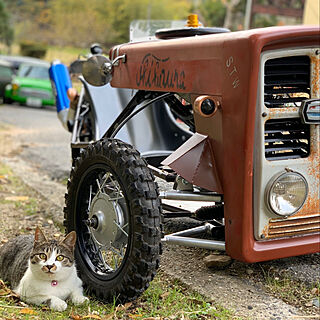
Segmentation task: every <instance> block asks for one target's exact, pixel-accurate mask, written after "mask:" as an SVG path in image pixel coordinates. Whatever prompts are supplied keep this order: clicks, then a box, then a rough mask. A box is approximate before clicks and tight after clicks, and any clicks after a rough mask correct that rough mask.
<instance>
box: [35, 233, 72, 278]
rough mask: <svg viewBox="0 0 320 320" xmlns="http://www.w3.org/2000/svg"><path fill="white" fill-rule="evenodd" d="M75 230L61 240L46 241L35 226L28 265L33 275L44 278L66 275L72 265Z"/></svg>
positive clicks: (63, 276)
mask: <svg viewBox="0 0 320 320" xmlns="http://www.w3.org/2000/svg"><path fill="white" fill-rule="evenodd" d="M75 240H76V234H75V232H71V233H69V234H68V235H67V236H66V237H65V239H64V240H63V241H61V242H60V243H58V242H57V241H55V240H51V241H48V240H47V239H46V237H45V236H44V234H43V233H42V231H41V230H40V229H39V228H37V229H36V232H35V240H34V245H33V250H32V252H31V254H30V267H31V270H32V272H33V274H34V275H36V276H37V277H38V278H40V279H43V280H46V279H51V280H61V279H63V278H65V277H66V276H68V274H69V273H70V272H71V267H73V266H74V255H73V251H74V245H75Z"/></svg>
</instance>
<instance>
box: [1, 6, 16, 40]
mask: <svg viewBox="0 0 320 320" xmlns="http://www.w3.org/2000/svg"><path fill="white" fill-rule="evenodd" d="M12 41H13V29H12V28H11V27H10V16H9V13H8V11H7V9H6V6H5V4H4V2H3V1H2V0H0V42H3V43H5V44H6V45H7V46H10V45H11V44H12Z"/></svg>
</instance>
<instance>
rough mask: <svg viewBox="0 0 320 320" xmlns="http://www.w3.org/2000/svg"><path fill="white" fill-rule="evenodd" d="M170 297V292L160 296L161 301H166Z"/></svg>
mask: <svg viewBox="0 0 320 320" xmlns="http://www.w3.org/2000/svg"><path fill="white" fill-rule="evenodd" d="M169 295H170V292H165V293H163V294H162V295H161V296H160V298H161V299H166V298H167V297H168V296H169Z"/></svg>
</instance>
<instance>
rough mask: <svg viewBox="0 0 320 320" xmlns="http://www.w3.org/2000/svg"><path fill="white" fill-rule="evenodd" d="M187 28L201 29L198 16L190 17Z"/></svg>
mask: <svg viewBox="0 0 320 320" xmlns="http://www.w3.org/2000/svg"><path fill="white" fill-rule="evenodd" d="M187 27H190V28H197V27H200V24H199V20H198V15H197V14H190V15H188V21H187Z"/></svg>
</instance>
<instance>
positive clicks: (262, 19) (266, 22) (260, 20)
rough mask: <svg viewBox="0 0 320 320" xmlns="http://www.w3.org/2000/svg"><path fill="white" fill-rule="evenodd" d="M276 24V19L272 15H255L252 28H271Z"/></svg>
mask: <svg viewBox="0 0 320 320" xmlns="http://www.w3.org/2000/svg"><path fill="white" fill-rule="evenodd" d="M277 24H278V19H277V17H276V16H273V15H265V14H255V15H254V17H253V21H252V27H253V28H264V27H271V26H275V25H277Z"/></svg>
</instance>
